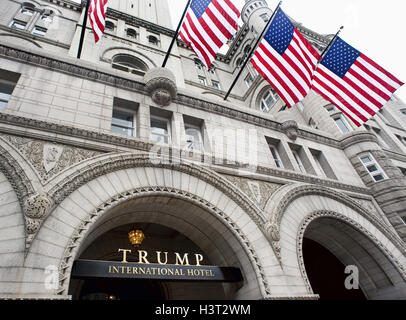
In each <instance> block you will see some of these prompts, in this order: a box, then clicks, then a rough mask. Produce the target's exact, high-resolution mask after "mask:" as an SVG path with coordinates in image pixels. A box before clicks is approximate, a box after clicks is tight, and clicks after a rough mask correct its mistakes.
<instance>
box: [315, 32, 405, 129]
mask: <svg viewBox="0 0 406 320" xmlns="http://www.w3.org/2000/svg"><path fill="white" fill-rule="evenodd" d="M402 85H403V83H402V82H401V81H399V80H398V79H396V78H395V77H394V76H393V75H392V74H390V73H389V72H388V71H386V70H385V69H383V68H382V67H380V66H379V65H378V64H376V63H375V62H374V61H372V60H371V59H369V58H368V57H367V56H365V55H364V54H362V53H361V52H359V51H358V50H356V49H354V48H353V47H352V46H350V45H349V44H347V43H346V42H345V41H344V40H342V39H341V38H337V40H336V41H335V42H334V43H333V45H332V46H331V48H330V49H329V50H328V51H327V53H326V55H325V56H324V58H323V60H322V61H321V63H320V64H319V66H318V68H317V69H316V72H315V75H314V82H313V90H314V91H315V92H317V93H319V94H320V95H321V96H322V97H324V98H325V99H326V100H328V101H330V102H331V103H333V104H334V105H335V106H337V108H339V109H340V110H341V111H342V112H344V113H345V114H346V115H347V116H348V117H349V118H350V119H351V120H352V121H353V122H354V123H355V124H356V125H357V126H361V125H362V124H363V123H364V122H366V121H368V120H369V119H370V118H371V117H373V116H374V115H375V114H376V113H377V112H379V110H380V109H381V108H382V107H383V106H384V105H385V104H386V103H387V102H388V101H389V100H390V98H391V96H392V94H393V93H394V92H395V91H396V90H397V89H398V88H399V87H401V86H402Z"/></svg>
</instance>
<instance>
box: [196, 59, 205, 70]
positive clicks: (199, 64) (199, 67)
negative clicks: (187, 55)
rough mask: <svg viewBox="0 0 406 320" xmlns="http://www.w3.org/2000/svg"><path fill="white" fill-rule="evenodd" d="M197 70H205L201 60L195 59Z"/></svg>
mask: <svg viewBox="0 0 406 320" xmlns="http://www.w3.org/2000/svg"><path fill="white" fill-rule="evenodd" d="M195 68H196V69H198V70H203V63H201V62H200V60H199V59H195Z"/></svg>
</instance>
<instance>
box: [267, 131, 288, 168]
mask: <svg viewBox="0 0 406 320" xmlns="http://www.w3.org/2000/svg"><path fill="white" fill-rule="evenodd" d="M265 139H266V141H267V143H268V146H269V150H270V151H271V154H270V156H271V157H272V159H273V162H274V163H275V166H276V167H277V168H281V169H289V170H294V168H293V166H292V163H291V162H290V160H289V156H288V154H287V153H286V151H285V148H284V147H283V144H282V143H281V141H280V140H278V139H274V138H271V137H265Z"/></svg>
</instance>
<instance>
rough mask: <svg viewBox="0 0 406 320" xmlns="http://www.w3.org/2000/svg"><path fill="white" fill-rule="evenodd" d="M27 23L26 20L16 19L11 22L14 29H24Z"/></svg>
mask: <svg viewBox="0 0 406 320" xmlns="http://www.w3.org/2000/svg"><path fill="white" fill-rule="evenodd" d="M26 25H27V24H26V23H25V22H20V21H15V20H14V21H13V22H12V23H11V25H10V27H11V28H13V29H18V30H24V29H25V26H26Z"/></svg>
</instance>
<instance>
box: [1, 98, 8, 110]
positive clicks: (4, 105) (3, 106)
mask: <svg viewBox="0 0 406 320" xmlns="http://www.w3.org/2000/svg"><path fill="white" fill-rule="evenodd" d="M6 106H7V102H6V101H1V100H0V110H4V109H6Z"/></svg>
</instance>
